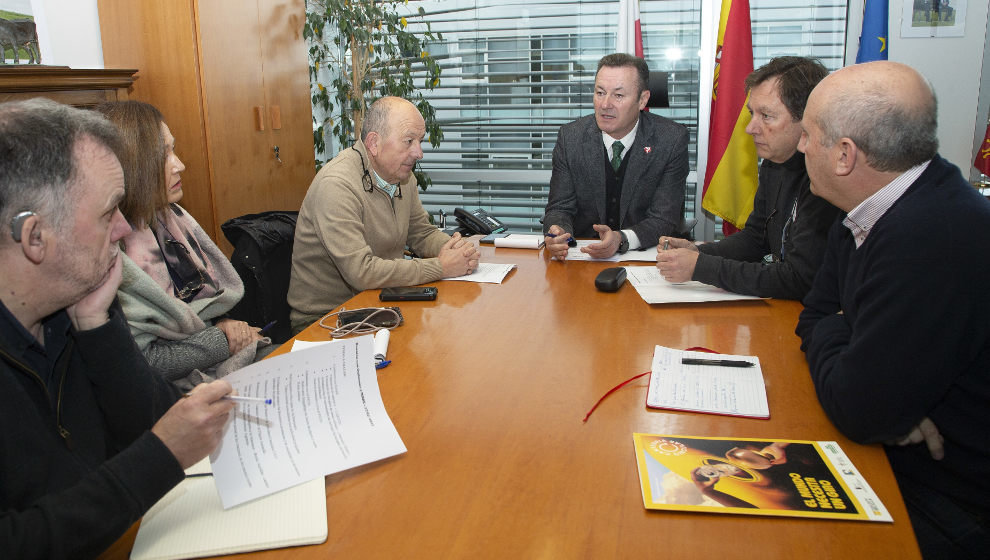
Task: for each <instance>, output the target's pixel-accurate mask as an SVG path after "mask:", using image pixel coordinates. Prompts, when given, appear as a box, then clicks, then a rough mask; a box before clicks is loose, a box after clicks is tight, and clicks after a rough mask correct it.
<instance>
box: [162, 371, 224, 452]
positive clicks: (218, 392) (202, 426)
mask: <svg viewBox="0 0 990 560" xmlns="http://www.w3.org/2000/svg"><path fill="white" fill-rule="evenodd" d="M232 391H233V388H232V387H231V386H230V383H228V382H226V381H224V380H223V379H220V380H217V381H214V382H212V383H202V384H200V385H197V386H196V387H194V388H193V390H192V391H189V393H188V394H187V395H186V396H185V398H181V399H179V400H178V401H176V403H175V404H173V405H172V408H170V409H168V410H167V411H166V412H165V414H164V415H163V416H162V417H161V418H159V419H158V422H156V423H155V425H154V426H152V428H151V432H152V433H153V434H155V436H157V437H158V439H160V440H161V442H162V443H163V444H165V447H167V448H168V450H169V451H170V452H171V453H172V455H173V456H175V459H176V460H177V461H178V463H179V465H180V466H181V467H182V468H183V469H186V468H189V467H190V466H192V465H194V464H196V463H197V462H198V461H199V460H200V459H202V458H203V457H206V456H207V455H209V454H210V453H211V452H213V450H214V449H216V447H217V445H219V444H220V439H221V437H222V436H223V427H224V425H226V423H227V419H228V418H229V417H230V411H231V410H233V408H234V406H236V403H234V402H232V401H230V400H228V399H224V397H226V396H228V395H230V394H231V392H232Z"/></svg>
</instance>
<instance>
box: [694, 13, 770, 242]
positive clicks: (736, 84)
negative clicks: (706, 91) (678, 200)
mask: <svg viewBox="0 0 990 560" xmlns="http://www.w3.org/2000/svg"><path fill="white" fill-rule="evenodd" d="M752 33H753V32H752V29H751V28H750V22H749V0H722V14H721V21H720V22H719V26H718V46H717V48H716V50H715V79H714V83H713V86H712V115H711V127H710V132H709V137H708V165H707V167H706V168H705V183H704V190H703V191H702V199H701V206H702V208H704V209H705V210H707V211H709V212H711V213H712V214H715V215H716V216H719V217H721V218H722V220H723V226H722V230H723V231H724V232H725V233H726V234H729V233H732V232H734V231H736V230H735V228H742V227H743V226H745V225H746V218H748V217H749V213H750V212H752V211H753V196H754V195H755V194H756V182H757V170H756V161H757V157H756V147H755V146H754V145H753V139H752V138H750V136H749V135H748V134H746V125H747V124H749V118H750V116H749V111H747V110H746V87H745V85H744V84H743V82H744V81H745V79H746V76H747V75H749V73H750V72H752V71H753V35H752ZM726 224H728V227H726ZM733 226H734V227H733Z"/></svg>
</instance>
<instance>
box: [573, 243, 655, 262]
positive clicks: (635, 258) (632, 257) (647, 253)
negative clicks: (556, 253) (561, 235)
mask: <svg viewBox="0 0 990 560" xmlns="http://www.w3.org/2000/svg"><path fill="white" fill-rule="evenodd" d="M594 243H600V240H598V239H578V241H577V246H575V247H569V248H568V249H567V260H569V261H596V262H657V249H656V246H653V247H647V248H646V249H645V250H643V251H640V250H639V249H634V250H632V251H626V252H625V253H623V254H621V255H620V254H619V253H616V254H614V255H612V256H611V257H609V258H607V259H596V258H592V256H591V255H589V254H588V253H582V252H581V248H582V247H587V246H588V245H592V244H594Z"/></svg>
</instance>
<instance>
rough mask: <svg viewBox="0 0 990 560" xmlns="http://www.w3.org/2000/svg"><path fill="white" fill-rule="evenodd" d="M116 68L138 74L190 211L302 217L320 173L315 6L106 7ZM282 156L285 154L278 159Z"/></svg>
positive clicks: (250, 1) (218, 219)
mask: <svg viewBox="0 0 990 560" xmlns="http://www.w3.org/2000/svg"><path fill="white" fill-rule="evenodd" d="M99 11H100V29H101V34H102V38H103V59H104V64H105V65H106V66H107V67H108V68H109V67H126V68H137V69H138V74H137V80H136V81H135V82H134V86H133V88H132V89H131V92H130V98H131V99H138V100H141V101H146V102H148V103H151V104H153V105H155V106H157V107H158V108H159V109H161V111H162V114H164V115H165V119H166V122H167V124H168V125H169V128H170V129H171V130H172V134H173V136H175V138H176V152H177V153H178V155H179V157H180V158H181V159H182V160H183V162H184V163H185V164H186V171H185V173H183V191H184V193H185V195H184V197H183V199H182V202H181V204H182V205H183V206H185V207H186V208H187V209H188V210H189V211H190V212H191V213H192V214H193V216H195V217H196V219H197V220H198V221H199V222H200V224H202V226H203V228H204V229H205V230H206V231H207V233H209V234H210V235H211V236H212V237H213V238H214V239H215V240H216V241H217V242H218V244H219V245H220V247H221V248H223V249H224V250H225V251H227V252H228V253H229V252H230V249H231V248H230V246H229V244H227V242H226V239H224V237H223V235H222V233H221V232H220V224H222V223H223V222H224V221H226V220H228V219H230V218H233V217H236V216H241V215H243V214H250V213H254V212H262V211H265V210H298V209H299V205H300V204H301V203H302V199H303V196H304V195H305V194H306V189H307V188H308V187H309V183H310V181H311V180H312V178H313V175H314V163H315V162H314V154H313V125H312V108H311V105H310V94H309V62H308V59H307V52H306V44H305V41H304V39H303V37H302V27H303V21H304V18H305V2H304V0H199V1H197V0H186V1H177V0H170V1H168V2H134V1H133V0H99ZM276 149H277V154H276Z"/></svg>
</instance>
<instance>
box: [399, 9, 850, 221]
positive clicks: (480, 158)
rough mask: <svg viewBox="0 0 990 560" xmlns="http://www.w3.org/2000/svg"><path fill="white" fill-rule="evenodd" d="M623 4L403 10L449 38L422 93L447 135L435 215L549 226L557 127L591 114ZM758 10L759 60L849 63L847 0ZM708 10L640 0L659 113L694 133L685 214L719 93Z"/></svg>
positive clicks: (436, 48)
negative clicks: (705, 59) (468, 213)
mask: <svg viewBox="0 0 990 560" xmlns="http://www.w3.org/2000/svg"><path fill="white" fill-rule="evenodd" d="M714 4H715V9H718V7H719V3H718V2H717V1H716V2H714ZM618 7H619V2H618V0H579V1H575V0H538V1H524V0H507V1H506V0H499V1H494V0H422V1H418V2H417V1H413V2H409V4H408V5H407V6H406V7H403V8H400V9H406V10H408V13H409V21H410V28H409V29H410V30H412V31H414V32H415V31H416V21H417V18H416V17H415V16H414V15H413V14H415V13H416V11H417V10H418V9H419V8H423V9H424V10H425V12H426V16H425V17H426V18H427V19H428V20H429V22H430V25H431V26H432V29H433V31H434V32H438V31H439V32H440V33H442V34H443V38H444V41H442V42H438V43H435V44H432V45H430V47H429V51H430V54H432V55H433V56H434V57H435V58H436V59H437V60H438V61H439V63H440V64H441V67H442V68H443V74H442V76H441V80H440V84H439V86H438V87H437V88H435V89H434V90H432V91H424V94H425V95H426V97H427V98H428V99H429V100H430V102H431V103H432V104H433V105H434V107H435V108H436V109H437V116H438V118H439V120H440V124H441V127H442V130H443V133H444V139H443V141H442V142H441V144H440V146H439V147H437V148H433V147H432V146H429V145H428V143H424V147H423V149H424V152H425V157H424V158H423V160H422V161H421V162H420V165H421V167H422V169H423V170H424V171H425V172H426V173H427V174H428V175H429V176H430V178H431V180H432V182H433V184H432V185H431V186H430V187H429V188H428V189H427V191H426V192H425V193H421V198H422V200H423V204H424V206H425V207H426V208H427V210H428V211H429V212H431V214H433V215H437V214H438V213H439V211H440V210H441V209H442V210H444V211H445V212H447V213H448V214H452V213H453V209H454V207H458V206H460V207H465V208H484V209H485V210H487V211H488V212H489V213H491V214H492V215H493V216H496V217H498V218H499V219H501V220H502V221H503V222H504V223H505V224H506V225H507V226H508V227H509V229H510V231H518V232H528V231H539V230H540V223H539V218H540V217H541V216H542V215H543V209H544V206H545V205H546V200H547V192H548V190H549V185H550V174H551V169H552V167H551V157H552V153H553V147H554V144H555V142H556V137H557V130H558V129H559V128H560V126H561V125H563V124H565V123H567V122H570V121H572V120H574V119H576V118H578V117H581V116H583V115H588V114H591V113H592V112H593V105H592V90H593V86H594V75H595V69H596V65H597V62H598V59H600V58H601V57H602V56H604V55H606V54H609V53H611V52H613V51H614V46H615V32H616V26H617V19H618ZM750 8H751V19H752V28H753V45H754V65H755V66H759V65H761V64H763V63H764V62H766V61H767V60H769V59H770V58H772V57H773V56H778V55H783V54H790V55H803V56H816V57H818V58H820V59H821V60H822V62H823V63H824V64H825V65H826V66H827V67H829V68H830V69H835V68H838V67H839V66H841V64H842V54H843V48H844V47H843V43H844V38H845V18H846V2H845V0H827V1H826V0H818V1H815V2H814V3H813V4H812V5H808V3H807V2H801V1H799V0H750ZM701 9H702V2H701V0H662V1H661V0H652V1H641V2H640V21H641V27H642V34H643V44H644V50H645V59H646V60H647V63H648V64H649V66H650V70H652V71H665V72H668V73H669V76H670V78H669V83H668V89H669V97H670V107H669V108H661V109H652V110H651V111H652V112H654V113H657V114H660V115H662V116H665V117H668V118H671V119H673V120H675V121H677V122H679V123H681V124H683V125H685V126H686V127H688V129H689V131H690V145H689V157H690V169H691V170H692V172H691V174H690V175H689V177H688V184H687V185H686V198H687V202H686V206H687V208H686V213H687V215H688V217H693V215H694V213H695V212H696V211H697V208H696V205H697V201H696V200H695V199H696V190H697V185H696V181H697V177H696V173H695V170H696V169H697V162H696V157H697V142H698V130H699V123H698V106H699V103H707V102H708V99H710V94H709V92H701V91H700V86H699V67H700V59H699V56H698V52H699V48H700V37H701V25H702V23H701V22H702V21H703V20H702V17H701V16H702V14H701ZM707 19H708V18H705V20H706V21H707ZM702 126H703V127H704V129H707V123H703V124H702ZM705 137H707V134H706V135H705Z"/></svg>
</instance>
